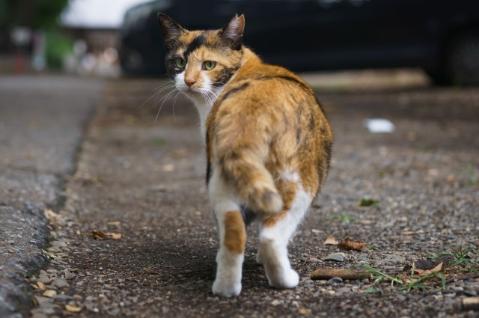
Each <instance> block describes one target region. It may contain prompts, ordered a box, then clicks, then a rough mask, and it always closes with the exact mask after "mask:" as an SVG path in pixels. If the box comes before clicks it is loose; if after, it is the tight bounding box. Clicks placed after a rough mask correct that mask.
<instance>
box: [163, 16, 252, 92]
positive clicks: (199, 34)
mask: <svg viewBox="0 0 479 318" xmlns="http://www.w3.org/2000/svg"><path fill="white" fill-rule="evenodd" d="M158 17H159V21H160V25H161V31H162V34H163V39H164V41H165V46H166V49H167V54H166V61H165V62H166V70H167V72H168V74H169V75H170V76H171V77H173V78H174V80H175V86H176V88H177V89H178V90H179V91H181V92H184V93H185V94H187V95H190V96H192V97H193V96H195V95H207V94H208V92H213V93H215V92H217V91H218V90H219V89H220V88H221V87H222V86H223V85H224V84H225V83H226V82H227V81H228V80H229V79H230V78H231V76H233V74H234V73H235V72H236V71H237V70H238V68H239V67H240V63H241V57H242V54H243V49H242V37H243V32H244V26H245V19H244V16H243V15H240V16H238V15H236V16H234V17H233V18H232V19H231V21H230V22H229V23H228V24H227V25H226V26H225V27H224V28H221V29H216V30H200V31H199V30H194V31H190V30H187V29H185V28H184V27H182V26H181V25H179V24H178V23H177V22H175V21H174V20H173V19H172V18H170V17H169V16H167V15H165V14H162V13H160V14H158Z"/></svg>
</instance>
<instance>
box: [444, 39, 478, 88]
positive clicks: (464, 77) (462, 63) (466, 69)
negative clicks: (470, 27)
mask: <svg viewBox="0 0 479 318" xmlns="http://www.w3.org/2000/svg"><path fill="white" fill-rule="evenodd" d="M448 60H449V61H448V67H447V69H448V70H447V73H448V77H449V78H450V81H451V83H452V84H455V85H479V36H478V35H469V36H464V37H461V38H459V39H458V40H457V41H455V42H454V43H453V45H452V47H451V50H450V54H449V59H448Z"/></svg>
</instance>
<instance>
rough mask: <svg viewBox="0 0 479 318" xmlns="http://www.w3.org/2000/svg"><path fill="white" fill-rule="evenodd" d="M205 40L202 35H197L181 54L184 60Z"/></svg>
mask: <svg viewBox="0 0 479 318" xmlns="http://www.w3.org/2000/svg"><path fill="white" fill-rule="evenodd" d="M205 41H206V38H205V37H204V36H203V35H198V36H197V37H196V38H194V40H193V41H191V43H190V44H188V46H187V47H186V50H185V52H184V53H183V55H184V57H185V60H188V56H189V55H190V54H191V53H192V52H193V51H194V50H196V49H198V48H199V47H201V46H202V45H204V44H205Z"/></svg>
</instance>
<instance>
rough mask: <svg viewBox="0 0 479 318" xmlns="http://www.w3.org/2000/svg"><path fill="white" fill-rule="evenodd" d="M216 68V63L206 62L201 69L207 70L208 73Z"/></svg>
mask: <svg viewBox="0 0 479 318" xmlns="http://www.w3.org/2000/svg"><path fill="white" fill-rule="evenodd" d="M215 66H216V62H215V61H204V62H203V65H202V67H201V68H202V69H204V70H206V71H211V70H212V69H214V68H215Z"/></svg>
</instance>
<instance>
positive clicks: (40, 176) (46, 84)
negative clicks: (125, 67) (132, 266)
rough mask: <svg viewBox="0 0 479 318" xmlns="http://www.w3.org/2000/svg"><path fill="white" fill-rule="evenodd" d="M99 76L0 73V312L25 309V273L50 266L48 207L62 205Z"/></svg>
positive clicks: (27, 295) (28, 291) (97, 92)
mask: <svg viewBox="0 0 479 318" xmlns="http://www.w3.org/2000/svg"><path fill="white" fill-rule="evenodd" d="M100 91H101V83H100V82H99V81H97V80H89V81H87V80H80V79H75V78H68V77H44V78H38V77H34V76H30V77H13V76H5V77H1V78H0V317H4V316H6V315H10V314H15V313H16V312H18V311H20V312H21V313H25V314H26V313H28V311H29V307H30V306H31V288H29V287H30V286H29V283H28V282H27V281H25V277H26V276H28V275H30V274H31V273H32V272H35V271H38V269H39V268H41V267H42V266H45V265H46V260H47V257H46V256H45V255H44V253H43V251H42V248H44V247H45V246H46V245H47V243H48V229H47V220H46V219H45V217H44V213H43V212H44V209H45V208H46V207H56V206H61V205H62V199H63V193H62V192H63V184H64V180H65V178H66V177H68V175H69V174H70V173H72V172H73V171H74V167H75V155H76V153H77V148H78V145H79V144H80V142H81V140H82V135H83V131H84V129H83V128H84V125H85V124H86V123H87V119H88V118H89V117H90V115H92V114H93V111H94V109H95V105H96V104H97V102H96V99H97V98H98V97H99V95H100Z"/></svg>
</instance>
